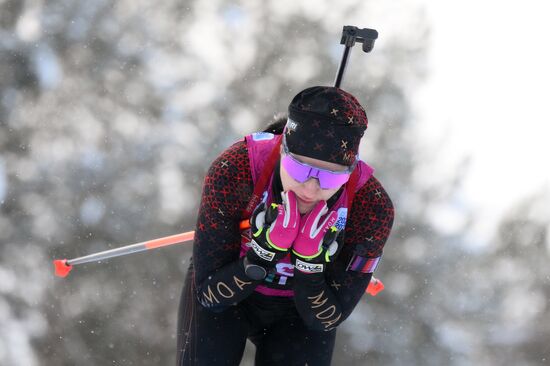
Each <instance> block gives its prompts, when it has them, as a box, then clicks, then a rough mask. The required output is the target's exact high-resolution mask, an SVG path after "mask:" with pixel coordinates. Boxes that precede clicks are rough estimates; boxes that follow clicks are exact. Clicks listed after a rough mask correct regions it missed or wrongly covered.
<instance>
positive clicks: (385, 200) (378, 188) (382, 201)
mask: <svg viewBox="0 0 550 366" xmlns="http://www.w3.org/2000/svg"><path fill="white" fill-rule="evenodd" d="M373 206H374V207H383V208H384V210H385V211H386V212H387V214H391V215H392V216H393V213H394V209H393V202H392V200H391V198H390V195H389V194H388V192H387V191H386V189H385V188H384V186H383V185H382V183H381V182H380V181H379V180H378V179H377V178H376V177H375V176H371V177H370V178H369V180H367V182H366V183H365V184H364V185H363V186H362V187H361V188H359V190H358V191H357V193H356V194H355V197H354V200H353V209H354V210H356V209H357V210H361V209H368V208H369V207H373Z"/></svg>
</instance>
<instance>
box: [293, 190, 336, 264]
mask: <svg viewBox="0 0 550 366" xmlns="http://www.w3.org/2000/svg"><path fill="white" fill-rule="evenodd" d="M327 212H328V208H327V203H326V202H325V201H320V202H319V203H317V205H316V206H315V207H314V208H313V210H311V212H309V213H308V214H307V215H306V216H304V217H303V218H302V220H301V222H302V223H301V225H300V231H299V233H298V236H297V237H296V240H295V241H294V245H293V246H292V254H293V255H292V263H293V264H294V267H296V269H298V270H299V271H301V272H303V273H306V274H315V273H323V272H324V271H325V267H326V263H329V262H330V261H331V258H332V257H333V256H334V255H335V254H336V252H337V250H338V242H337V241H336V237H337V236H338V234H339V233H340V231H339V230H338V229H336V227H335V226H334V224H335V223H336V220H337V219H338V214H337V213H336V211H331V212H330V213H329V214H328V215H327V216H326V218H325V219H324V221H323V222H322V223H321V224H319V221H320V220H321V218H322V217H323V216H324V215H325V214H326V213H327Z"/></svg>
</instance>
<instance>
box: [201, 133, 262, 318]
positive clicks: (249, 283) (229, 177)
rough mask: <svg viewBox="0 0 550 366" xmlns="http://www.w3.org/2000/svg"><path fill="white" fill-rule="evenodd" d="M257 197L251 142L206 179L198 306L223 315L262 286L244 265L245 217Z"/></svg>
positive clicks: (223, 158)
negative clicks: (254, 194) (242, 228)
mask: <svg viewBox="0 0 550 366" xmlns="http://www.w3.org/2000/svg"><path fill="white" fill-rule="evenodd" d="M252 191H253V182H252V177H251V173H250V162H249V159H248V151H247V148H246V142H245V141H240V142H237V143H235V144H234V145H233V146H231V147H229V148H228V149H227V150H225V151H224V152H223V153H222V154H220V156H219V157H218V158H217V159H216V160H215V161H214V162H213V163H212V165H211V166H210V168H209V170H208V173H207V175H206V177H205V179H204V184H203V192H202V197H201V204H200V208H199V214H198V220H197V226H196V230H195V241H194V244H193V265H194V268H195V287H196V295H197V298H198V300H199V302H200V303H201V304H202V305H203V306H204V307H206V308H209V309H211V310H213V311H222V310H224V309H226V308H227V307H228V306H230V305H234V304H237V303H239V302H240V301H242V300H243V299H245V298H246V297H248V296H249V295H250V294H251V293H252V291H253V290H254V288H255V287H256V286H257V285H258V284H259V283H260V282H261V281H253V280H251V279H250V278H249V277H248V276H246V275H245V272H244V266H243V263H242V259H239V252H240V245H241V233H240V229H239V223H240V221H241V219H242V218H241V215H242V213H243V210H244V208H245V206H246V205H247V204H248V200H249V199H250V196H251V194H252Z"/></svg>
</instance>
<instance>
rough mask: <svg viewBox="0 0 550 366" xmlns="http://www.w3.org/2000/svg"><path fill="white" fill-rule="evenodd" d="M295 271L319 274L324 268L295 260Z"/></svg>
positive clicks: (320, 265) (316, 264)
mask: <svg viewBox="0 0 550 366" xmlns="http://www.w3.org/2000/svg"><path fill="white" fill-rule="evenodd" d="M295 267H296V269H298V270H299V271H302V272H305V273H321V272H323V268H324V266H323V265H322V264H320V263H307V262H303V261H301V260H299V259H298V258H296V264H295Z"/></svg>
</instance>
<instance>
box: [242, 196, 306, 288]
mask: <svg viewBox="0 0 550 366" xmlns="http://www.w3.org/2000/svg"><path fill="white" fill-rule="evenodd" d="M281 197H282V200H283V203H282V204H280V205H278V204H275V203H272V204H271V205H270V206H269V207H267V208H266V205H265V203H262V204H260V205H259V206H258V207H257V208H256V209H255V210H254V213H253V214H252V217H251V219H250V226H251V228H252V241H251V243H250V245H251V247H252V250H249V251H248V252H247V253H246V257H245V259H244V267H245V272H246V274H247V275H248V276H249V277H251V278H252V279H262V278H264V277H265V275H266V274H267V271H266V269H270V268H273V267H275V265H276V264H277V262H278V261H279V260H280V259H282V258H283V257H284V256H286V255H287V253H288V252H289V248H290V247H291V245H292V243H293V242H294V240H295V239H296V235H298V230H299V228H300V226H299V225H300V213H299V211H298V203H297V201H296V195H295V194H294V192H292V191H289V192H282V193H281ZM262 269H263V271H262ZM264 272H265V273H264Z"/></svg>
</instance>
